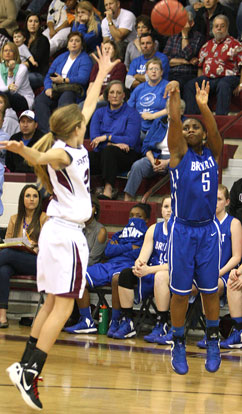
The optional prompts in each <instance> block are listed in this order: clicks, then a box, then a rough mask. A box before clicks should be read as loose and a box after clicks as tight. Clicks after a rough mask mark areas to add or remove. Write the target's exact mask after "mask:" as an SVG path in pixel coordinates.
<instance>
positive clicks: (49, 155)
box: [0, 141, 71, 170]
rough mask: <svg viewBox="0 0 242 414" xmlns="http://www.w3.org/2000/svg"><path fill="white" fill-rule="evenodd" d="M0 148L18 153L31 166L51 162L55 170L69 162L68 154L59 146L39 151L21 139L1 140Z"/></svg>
mask: <svg viewBox="0 0 242 414" xmlns="http://www.w3.org/2000/svg"><path fill="white" fill-rule="evenodd" d="M0 149H6V150H8V151H11V152H14V153H15V154H19V155H20V156H21V157H23V158H24V159H25V160H26V161H27V162H29V163H30V164H31V165H33V166H34V165H47V164H51V165H52V167H53V168H54V169H56V170H57V169H59V168H63V167H64V166H67V165H69V164H70V162H71V161H70V157H69V155H68V154H67V153H66V151H65V150H63V149H61V148H55V149H49V150H48V151H47V152H40V151H38V150H37V149H35V148H31V147H27V146H25V145H24V143H23V142H22V141H20V142H17V141H2V142H0Z"/></svg>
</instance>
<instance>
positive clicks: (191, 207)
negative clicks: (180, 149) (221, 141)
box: [170, 146, 218, 222]
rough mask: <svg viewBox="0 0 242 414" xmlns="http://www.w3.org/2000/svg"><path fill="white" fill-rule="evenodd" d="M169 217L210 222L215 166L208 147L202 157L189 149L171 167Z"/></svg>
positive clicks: (213, 207)
mask: <svg viewBox="0 0 242 414" xmlns="http://www.w3.org/2000/svg"><path fill="white" fill-rule="evenodd" d="M170 176H171V179H170V184H171V208H172V214H173V215H174V216H175V217H179V218H181V219H182V220H186V221H195V222H203V221H207V220H213V219H214V218H215V213H216V205H217V191H218V165H217V163H216V161H215V159H214V157H213V155H212V152H211V150H210V149H209V148H207V147H205V146H204V147H203V152H202V155H199V154H197V153H196V152H195V151H193V150H192V149H191V148H189V147H188V150H187V152H186V154H185V155H184V157H183V158H182V160H181V161H180V162H179V164H178V165H177V167H175V168H170Z"/></svg>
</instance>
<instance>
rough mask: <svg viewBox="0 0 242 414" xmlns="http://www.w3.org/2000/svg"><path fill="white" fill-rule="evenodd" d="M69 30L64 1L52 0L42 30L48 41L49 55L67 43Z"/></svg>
mask: <svg viewBox="0 0 242 414" xmlns="http://www.w3.org/2000/svg"><path fill="white" fill-rule="evenodd" d="M70 31H71V27H70V24H69V22H68V19H67V13H66V5H65V3H64V2H63V1H61V0H53V1H52V2H51V3H50V5H49V8H48V15H47V29H46V30H44V31H43V35H44V36H46V37H47V39H48V40H49V42H50V56H52V55H53V54H54V53H56V52H57V51H58V50H60V49H62V48H64V47H65V46H66V45H67V37H68V35H69V33H70Z"/></svg>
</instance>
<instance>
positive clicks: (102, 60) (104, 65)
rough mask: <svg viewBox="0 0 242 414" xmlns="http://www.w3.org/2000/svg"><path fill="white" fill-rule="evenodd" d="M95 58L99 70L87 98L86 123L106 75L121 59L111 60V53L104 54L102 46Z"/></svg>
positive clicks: (83, 111)
mask: <svg viewBox="0 0 242 414" xmlns="http://www.w3.org/2000/svg"><path fill="white" fill-rule="evenodd" d="M110 53H111V51H110ZM92 56H93V58H94V59H95V60H96V61H97V63H98V66H99V71H98V73H97V76H96V79H95V81H94V82H93V85H92V88H91V90H90V92H89V94H88V96H87V97H86V99H85V102H84V106H83V110H82V113H83V115H84V117H85V120H86V123H88V122H89V120H90V118H91V116H92V114H93V112H94V110H95V108H96V104H97V101H98V97H99V95H100V92H101V87H102V84H103V80H104V78H105V76H106V75H107V74H108V73H109V72H110V71H111V70H112V68H113V67H114V66H115V65H116V64H117V63H118V62H120V59H116V60H115V61H114V62H111V60H110V54H108V55H104V54H103V53H102V52H101V50H100V48H99V47H98V46H97V56H96V55H94V54H92Z"/></svg>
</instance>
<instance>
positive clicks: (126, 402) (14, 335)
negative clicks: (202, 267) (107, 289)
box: [0, 321, 242, 414]
mask: <svg viewBox="0 0 242 414" xmlns="http://www.w3.org/2000/svg"><path fill="white" fill-rule="evenodd" d="M29 332H30V328H28V327H23V326H19V325H18V322H17V321H10V326H9V328H8V329H5V330H3V329H1V330H0V355H1V357H0V413H1V414H20V413H21V414H27V413H31V412H33V410H31V409H30V408H29V407H28V406H26V405H25V403H24V402H23V400H22V398H21V397H20V394H19V392H18V391H17V389H16V388H14V387H13V386H12V385H11V383H10V380H9V378H8V376H7V374H6V372H5V369H6V368H7V367H8V366H9V365H10V364H11V363H13V362H15V361H18V360H19V357H20V355H21V353H22V351H23V349H24V345H25V340H26V338H27V337H28V336H29ZM191 332H192V331H191ZM198 339H200V338H198V337H197V336H194V335H193V336H192V335H190V334H189V337H188V345H187V355H188V363H189V373H188V374H187V375H185V376H180V375H177V374H175V373H174V372H173V371H172V369H171V366H170V348H169V346H167V347H162V346H158V345H153V344H147V343H146V342H144V341H143V339H142V337H138V338H134V339H130V340H120V341H118V340H113V339H109V338H107V337H106V336H104V335H95V334H94V335H69V334H67V333H64V332H62V333H61V335H60V337H59V339H58V341H57V343H56V344H55V346H54V347H53V348H52V350H51V353H50V354H49V356H48V359H47V363H46V365H45V367H44V370H43V372H42V375H43V382H40V383H39V392H40V399H41V401H42V403H43V406H44V409H43V412H44V413H46V414H55V413H58V414H62V413H70V414H75V413H80V414H94V413H95V414H146V413H147V414H149V413H151V414H156V413H157V414H158V413H159V414H163V413H166V414H183V413H184V414H188V413H189V414H190V413H203V414H205V413H206V414H209V413H213V414H228V413H229V414H235V413H240V414H241V412H242V350H229V351H227V350H222V351H221V352H222V365H221V368H220V370H219V371H218V372H217V373H215V374H210V373H208V372H207V371H206V370H205V368H204V362H205V351H203V350H199V349H198V348H197V347H196V346H195V343H196V341H197V340H198Z"/></svg>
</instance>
